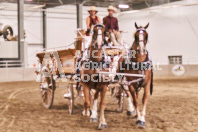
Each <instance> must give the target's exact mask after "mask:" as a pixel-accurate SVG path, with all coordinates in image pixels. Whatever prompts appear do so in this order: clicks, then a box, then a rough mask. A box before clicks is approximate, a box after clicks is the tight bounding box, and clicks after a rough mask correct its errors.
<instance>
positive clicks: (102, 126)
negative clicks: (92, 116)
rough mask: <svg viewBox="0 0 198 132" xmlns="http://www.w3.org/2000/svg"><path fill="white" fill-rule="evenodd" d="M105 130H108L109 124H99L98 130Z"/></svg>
mask: <svg viewBox="0 0 198 132" xmlns="http://www.w3.org/2000/svg"><path fill="white" fill-rule="evenodd" d="M103 128H107V124H101V123H100V124H99V126H98V129H99V130H102V129H103Z"/></svg>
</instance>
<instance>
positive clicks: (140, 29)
mask: <svg viewBox="0 0 198 132" xmlns="http://www.w3.org/2000/svg"><path fill="white" fill-rule="evenodd" d="M137 32H139V34H140V35H144V32H146V29H145V28H139V29H137V30H136V33H137ZM144 41H145V40H144V39H142V40H138V41H137V40H135V44H136V46H138V45H139V43H141V42H143V43H144V44H147V37H146V42H144ZM137 52H140V50H139V49H137ZM145 53H147V50H145Z"/></svg>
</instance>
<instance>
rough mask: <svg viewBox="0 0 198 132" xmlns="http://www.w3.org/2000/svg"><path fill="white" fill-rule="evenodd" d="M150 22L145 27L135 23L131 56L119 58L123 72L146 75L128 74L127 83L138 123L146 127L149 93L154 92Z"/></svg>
mask: <svg viewBox="0 0 198 132" xmlns="http://www.w3.org/2000/svg"><path fill="white" fill-rule="evenodd" d="M148 26H149V24H147V25H146V26H145V27H141V26H140V27H138V26H137V24H136V23H135V27H136V29H137V30H136V32H135V34H134V37H135V40H134V42H133V45H132V47H131V49H130V53H132V54H130V55H129V56H130V57H129V58H127V59H126V58H121V59H120V60H119V64H121V65H122V67H124V69H123V70H122V71H119V72H123V73H129V74H140V75H142V76H144V77H143V78H141V77H132V76H126V80H127V85H128V86H129V91H130V93H131V95H132V98H133V104H134V106H135V111H136V112H135V114H136V116H137V121H136V124H137V125H138V126H139V127H141V128H144V127H145V115H146V104H147V95H148V92H149V90H150V94H152V89H153V85H152V78H153V72H152V62H151V60H150V58H149V55H148V51H147V50H146V44H147V42H148V33H147V31H146V29H147V28H148ZM118 70H119V69H118ZM142 87H143V88H144V94H143V99H142V103H143V110H142V112H140V111H139V108H138V92H139V90H140V89H141V88H142Z"/></svg>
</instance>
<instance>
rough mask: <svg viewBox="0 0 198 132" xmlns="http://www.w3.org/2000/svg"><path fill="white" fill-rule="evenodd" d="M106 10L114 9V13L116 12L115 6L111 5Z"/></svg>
mask: <svg viewBox="0 0 198 132" xmlns="http://www.w3.org/2000/svg"><path fill="white" fill-rule="evenodd" d="M107 10H108V11H109V10H112V11H114V13H116V12H117V8H115V7H113V6H109V7H108V8H107Z"/></svg>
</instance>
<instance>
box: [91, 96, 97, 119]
mask: <svg viewBox="0 0 198 132" xmlns="http://www.w3.org/2000/svg"><path fill="white" fill-rule="evenodd" d="M97 105H98V100H97V99H95V100H94V102H93V109H92V115H91V118H97V115H98V114H97Z"/></svg>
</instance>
